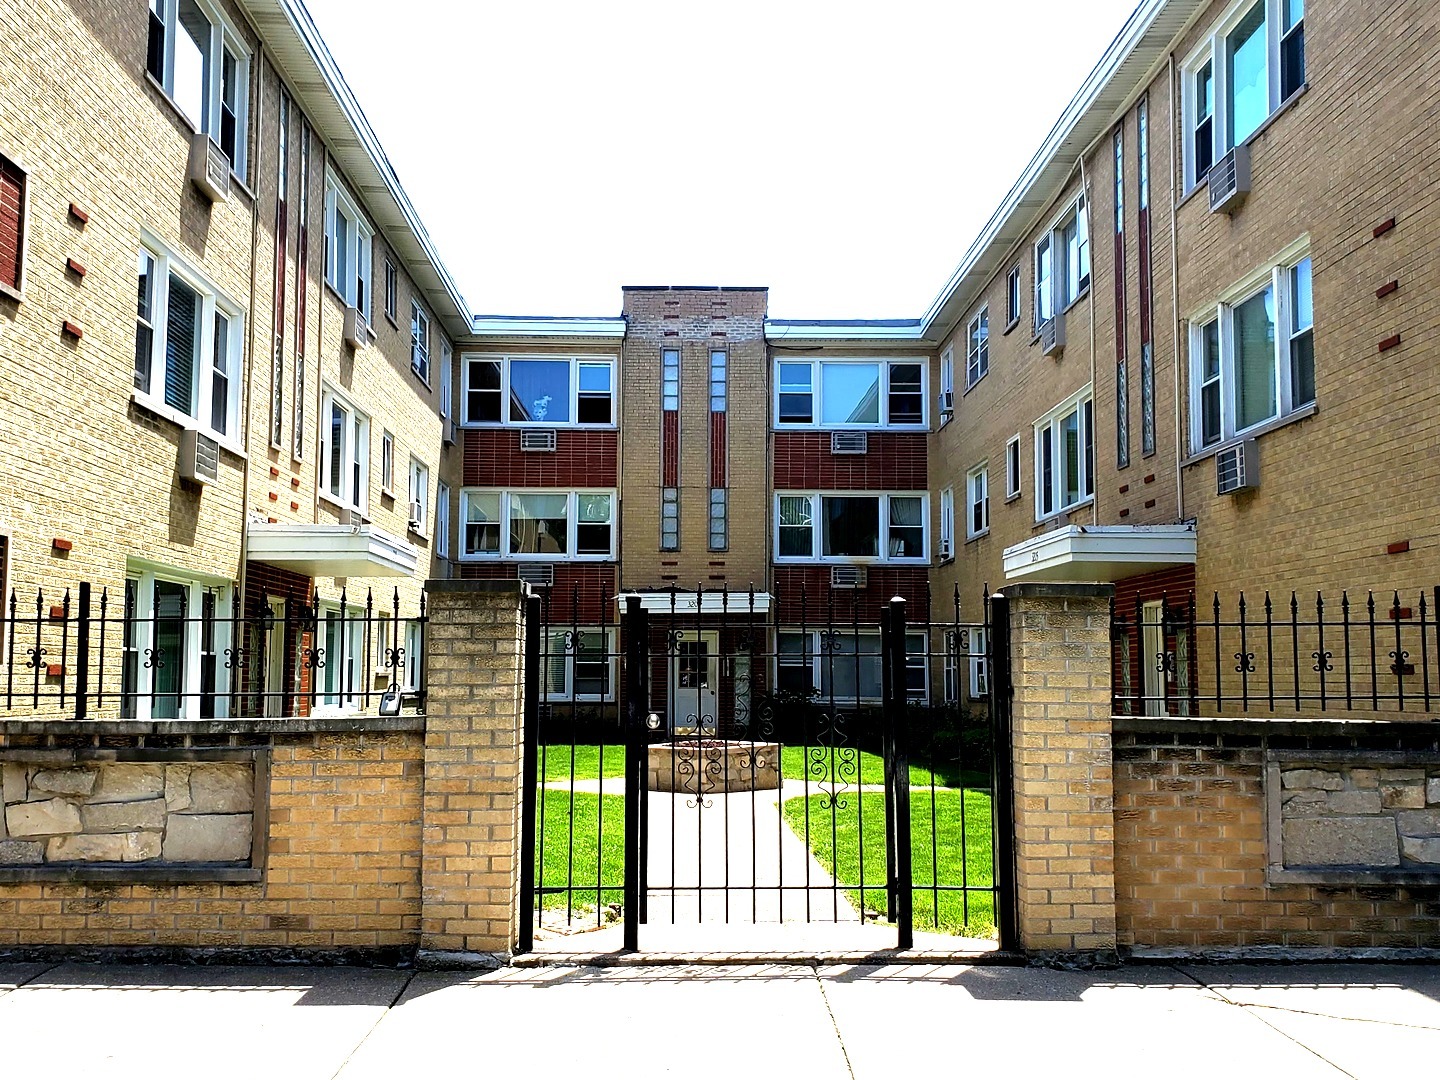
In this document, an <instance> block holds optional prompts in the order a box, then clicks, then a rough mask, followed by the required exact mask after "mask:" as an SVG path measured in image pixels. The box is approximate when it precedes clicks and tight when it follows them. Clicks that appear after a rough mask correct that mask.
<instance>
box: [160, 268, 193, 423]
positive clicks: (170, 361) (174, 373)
mask: <svg viewBox="0 0 1440 1080" xmlns="http://www.w3.org/2000/svg"><path fill="white" fill-rule="evenodd" d="M199 349H200V297H199V296H197V295H196V294H195V292H194V291H193V290H192V289H190V287H189V286H187V285H186V284H185V283H184V282H183V281H181V280H180V279H179V278H177V277H174V276H173V275H172V276H171V278H170V312H169V318H168V320H167V322H166V335H165V404H166V405H169V406H170V407H171V408H172V409H178V410H180V411H181V412H183V413H189V412H190V411H191V409H192V408H193V402H194V400H195V368H196V358H197V354H198V352H199Z"/></svg>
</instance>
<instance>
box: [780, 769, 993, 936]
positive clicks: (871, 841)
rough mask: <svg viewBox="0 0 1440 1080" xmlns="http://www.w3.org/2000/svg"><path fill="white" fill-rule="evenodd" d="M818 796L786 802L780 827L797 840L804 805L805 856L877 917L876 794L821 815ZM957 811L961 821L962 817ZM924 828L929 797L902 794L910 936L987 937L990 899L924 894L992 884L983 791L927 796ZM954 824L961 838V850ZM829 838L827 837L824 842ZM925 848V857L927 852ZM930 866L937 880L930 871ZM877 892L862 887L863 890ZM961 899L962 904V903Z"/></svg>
mask: <svg viewBox="0 0 1440 1080" xmlns="http://www.w3.org/2000/svg"><path fill="white" fill-rule="evenodd" d="M826 798H827V797H826V796H824V795H812V796H810V797H809V798H808V799H806V798H804V797H801V798H792V799H787V800H786V802H785V804H784V813H785V819H786V821H788V822H789V823H790V827H791V828H792V829H794V830H795V832H796V834H797V835H799V836H800V837H801V839H804V838H805V817H806V803H807V802H808V803H809V818H810V820H809V830H810V838H809V839H810V849H811V851H813V852H814V854H815V857H816V858H817V859H818V860H819V861H820V864H821V865H822V866H824V867H825V868H826V869H827V870H829V871H830V873H831V874H832V875H834V877H835V878H836V880H838V881H839V882H840V884H841V885H847V884H848V885H853V886H858V885H861V884H864V885H866V886H867V887H866V888H865V889H864V890H863V892H864V895H863V896H862V895H861V892H862V890H861V889H859V888H849V889H846V892H847V894H848V895H849V897H850V901H851V903H853V904H856V905H857V906H862V905H863V907H864V908H866V909H867V910H870V911H880V912H884V911H885V833H884V822H885V796H884V793H883V792H878V791H876V792H865V793H863V794H860V795H851V796H850V797H849V798H848V799H847V800H845V801H846V802H847V803H848V805H847V806H845V807H836V808H834V809H824V808H823V807H822V803H823V802H825V801H826ZM962 806H963V814H962ZM933 811H934V813H933V823H934V824H933V827H932V804H931V793H930V791H929V790H928V788H927V789H925V790H912V791H911V793H910V819H911V851H912V858H913V860H914V867H913V874H912V877H911V880H912V881H914V882H915V883H916V885H915V890H914V894H913V895H914V912H915V929H916V930H920V931H925V930H929V931H932V932H933V931H936V930H939V931H941V932H944V933H951V934H961V935H964V936H966V937H993V936H994V935H995V910H994V903H993V900H992V898H991V895H990V894H988V893H983V892H978V893H977V892H971V893H968V894H966V893H961V892H945V891H940V892H939V893H938V895H937V893H936V891H934V890H933V889H932V888H930V886H933V885H935V884H937V883H938V884H939V885H941V886H945V885H961V884H969V885H972V886H973V885H979V886H986V887H988V886H989V885H990V884H991V883H992V881H993V880H994V868H993V865H992V852H993V845H992V842H991V836H990V831H991V822H990V795H989V793H988V792H984V791H966V792H964V793H963V802H962V793H961V792H959V791H953V790H945V791H938V790H937V791H936V792H935V793H934V805H933ZM861 814H863V815H864V821H865V847H864V878H863V879H862V878H861V848H860V815H861ZM962 818H963V835H964V840H963V843H962V839H961V836H962ZM832 831H833V833H834V837H833V840H832ZM932 848H933V850H932ZM937 866H938V874H937V873H936V868H937ZM871 882H873V883H875V885H876V886H878V887H874V888H871V887H868V886H869V885H870V883H871ZM967 895H968V901H967V899H966V897H967Z"/></svg>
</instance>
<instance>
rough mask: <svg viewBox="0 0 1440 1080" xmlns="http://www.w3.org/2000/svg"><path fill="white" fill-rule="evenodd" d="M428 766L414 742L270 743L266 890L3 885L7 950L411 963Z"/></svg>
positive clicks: (335, 738) (409, 737)
mask: <svg viewBox="0 0 1440 1080" xmlns="http://www.w3.org/2000/svg"><path fill="white" fill-rule="evenodd" d="M0 753H3V751H0ZM422 755H423V749H422V744H421V738H420V736H419V735H418V734H408V733H371V734H347V735H340V734H320V735H307V736H288V737H287V736H276V737H275V738H274V740H273V749H272V753H271V766H270V768H271V773H270V800H269V817H270V828H269V841H268V852H267V856H266V861H265V878H264V881H263V882H260V883H257V884H248V883H228V882H227V883H218V882H208V883H194V884H168V883H163V882H161V883H140V882H135V883H129V882H127V883H118V882H117V883H114V884H111V883H104V884H102V883H74V884H70V883H62V882H28V883H0V948H26V947H33V946H47V945H69V946H94V947H107V948H108V947H146V946H148V947H171V948H245V949H262V948H283V949H324V950H336V949H356V950H367V951H375V950H395V951H397V952H408V951H411V950H413V949H414V948H415V945H416V943H417V941H418V940H419V930H420V833H421V824H420V815H421V784H422V767H423V757H422Z"/></svg>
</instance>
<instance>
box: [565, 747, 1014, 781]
mask: <svg viewBox="0 0 1440 1080" xmlns="http://www.w3.org/2000/svg"><path fill="white" fill-rule="evenodd" d="M572 750H573V764H572ZM602 751H603V761H602V760H601V757H602V754H601V752H602ZM780 769H781V775H782V776H783V777H785V779H787V780H799V781H802V782H803V781H804V780H805V778H806V776H807V775H808V777H809V779H810V782H811V783H812V784H814V783H827V784H829V783H834V782H835V781H836V780H837V779H838V780H839V781H840V782H841V783H845V784H874V785H880V784H884V783H885V763H884V761H883V760H882V759H881V757H880V755H879V754H872V753H869V752H868V751H864V750H854V749H844V750H834V749H832V748H830V747H820V746H811V747H806V746H786V747H783V748H782V749H781V751H780ZM540 775H541V776H542V777H544V780H545V782H546V783H552V784H553V783H565V782H567V781H568V780H569V779H570V778H571V776H572V775H573V776H574V778H575V779H576V780H598V779H600V777H601V776H602V775H603V776H604V777H606V778H610V777H622V776H624V775H625V747H623V746H619V745H611V746H604V747H600V746H593V745H585V744H581V745H577V746H574V747H571V746H570V745H569V744H568V743H562V744H554V745H548V746H542V747H540ZM932 780H933V781H934V783H935V786H936V787H943V788H953V787H959V786H960V782H961V772H960V767H959V763H958V762H955V761H947V762H941V763H938V764H927V763H925V762H924V761H922V760H921V759H920V758H918V757H912V759H911V763H910V784H911V786H912V787H921V788H926V789H927V790H928V788H929V787H930V784H931V781H932ZM964 781H965V784H966V786H967V787H980V786H986V787H988V786H989V783H990V778H989V775H988V774H982V773H979V772H976V771H974V770H966V772H965V775H964Z"/></svg>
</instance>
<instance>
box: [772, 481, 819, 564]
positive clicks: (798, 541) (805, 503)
mask: <svg viewBox="0 0 1440 1080" xmlns="http://www.w3.org/2000/svg"><path fill="white" fill-rule="evenodd" d="M814 529H815V525H814V516H813V514H812V513H811V509H810V499H809V497H808V496H795V495H784V496H781V498H780V554H781V555H782V556H786V557H793V558H806V559H808V558H809V557H810V556H811V555H813V554H814V547H815V544H814Z"/></svg>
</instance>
